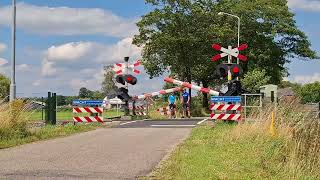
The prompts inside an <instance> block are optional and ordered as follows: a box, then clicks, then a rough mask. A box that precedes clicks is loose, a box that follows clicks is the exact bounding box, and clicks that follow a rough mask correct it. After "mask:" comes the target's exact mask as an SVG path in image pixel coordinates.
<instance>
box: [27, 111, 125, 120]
mask: <svg viewBox="0 0 320 180" xmlns="http://www.w3.org/2000/svg"><path fill="white" fill-rule="evenodd" d="M26 114H27V115H29V116H30V120H31V121H41V119H42V118H44V116H45V112H44V113H43V115H42V112H41V110H37V111H28V112H26ZM123 114H124V112H123V111H121V110H119V112H117V110H108V111H104V112H103V117H104V118H113V117H117V116H121V115H123ZM84 115H88V114H86V113H83V114H81V116H84ZM72 117H73V113H72V111H58V112H57V120H72Z"/></svg>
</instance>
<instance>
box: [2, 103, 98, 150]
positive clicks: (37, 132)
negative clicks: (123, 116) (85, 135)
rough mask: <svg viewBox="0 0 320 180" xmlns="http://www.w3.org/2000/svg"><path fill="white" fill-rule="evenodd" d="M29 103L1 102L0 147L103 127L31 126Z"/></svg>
mask: <svg viewBox="0 0 320 180" xmlns="http://www.w3.org/2000/svg"><path fill="white" fill-rule="evenodd" d="M29 107H30V106H29V104H28V103H27V102H24V101H21V100H16V101H14V102H12V103H0V149H3V148H8V147H12V146H17V145H21V144H25V143H29V142H34V141H38V140H44V139H50V138H54V137H61V136H67V135H70V134H74V133H78V132H85V131H90V130H94V129H97V128H99V127H102V126H103V125H102V124H101V123H95V124H88V125H85V124H77V125H71V124H70V125H66V126H45V127H41V128H36V127H30V126H29V122H30V121H32V118H31V114H30V113H28V112H29V111H30V109H29Z"/></svg>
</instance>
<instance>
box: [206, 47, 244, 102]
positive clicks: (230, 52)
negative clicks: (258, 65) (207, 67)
mask: <svg viewBox="0 0 320 180" xmlns="http://www.w3.org/2000/svg"><path fill="white" fill-rule="evenodd" d="M212 48H213V49H215V50H218V51H221V52H222V53H220V54H218V55H215V56H213V57H212V61H214V62H216V61H218V60H220V59H221V58H223V57H226V56H227V57H228V62H227V63H225V64H220V65H218V66H217V68H216V73H217V74H218V76H219V77H220V78H222V79H224V78H226V77H227V79H228V91H227V92H226V93H225V95H227V96H237V95H240V94H241V93H242V91H243V90H242V87H241V82H240V81H239V76H241V74H242V68H241V66H240V65H239V64H235V63H232V57H236V58H238V59H240V60H241V61H244V62H246V61H247V57H246V56H244V55H242V54H240V51H242V50H245V49H246V48H248V45H247V44H242V45H241V46H239V47H237V48H233V49H232V47H231V46H228V49H226V48H223V47H221V46H220V45H218V44H213V45H212Z"/></svg>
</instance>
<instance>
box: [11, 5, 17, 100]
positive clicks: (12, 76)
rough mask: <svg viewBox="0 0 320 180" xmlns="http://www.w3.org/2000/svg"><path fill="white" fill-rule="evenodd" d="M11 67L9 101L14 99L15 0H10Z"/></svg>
mask: <svg viewBox="0 0 320 180" xmlns="http://www.w3.org/2000/svg"><path fill="white" fill-rule="evenodd" d="M11 63H12V64H11V65H12V67H11V68H12V69H11V84H10V102H12V101H14V100H15V99H16V0H12V62H11Z"/></svg>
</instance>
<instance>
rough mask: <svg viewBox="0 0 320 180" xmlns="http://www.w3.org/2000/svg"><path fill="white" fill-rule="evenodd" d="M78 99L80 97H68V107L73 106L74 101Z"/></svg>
mask: <svg viewBox="0 0 320 180" xmlns="http://www.w3.org/2000/svg"><path fill="white" fill-rule="evenodd" d="M76 99H78V96H67V97H66V105H70V104H72V102H73V100H76Z"/></svg>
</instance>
